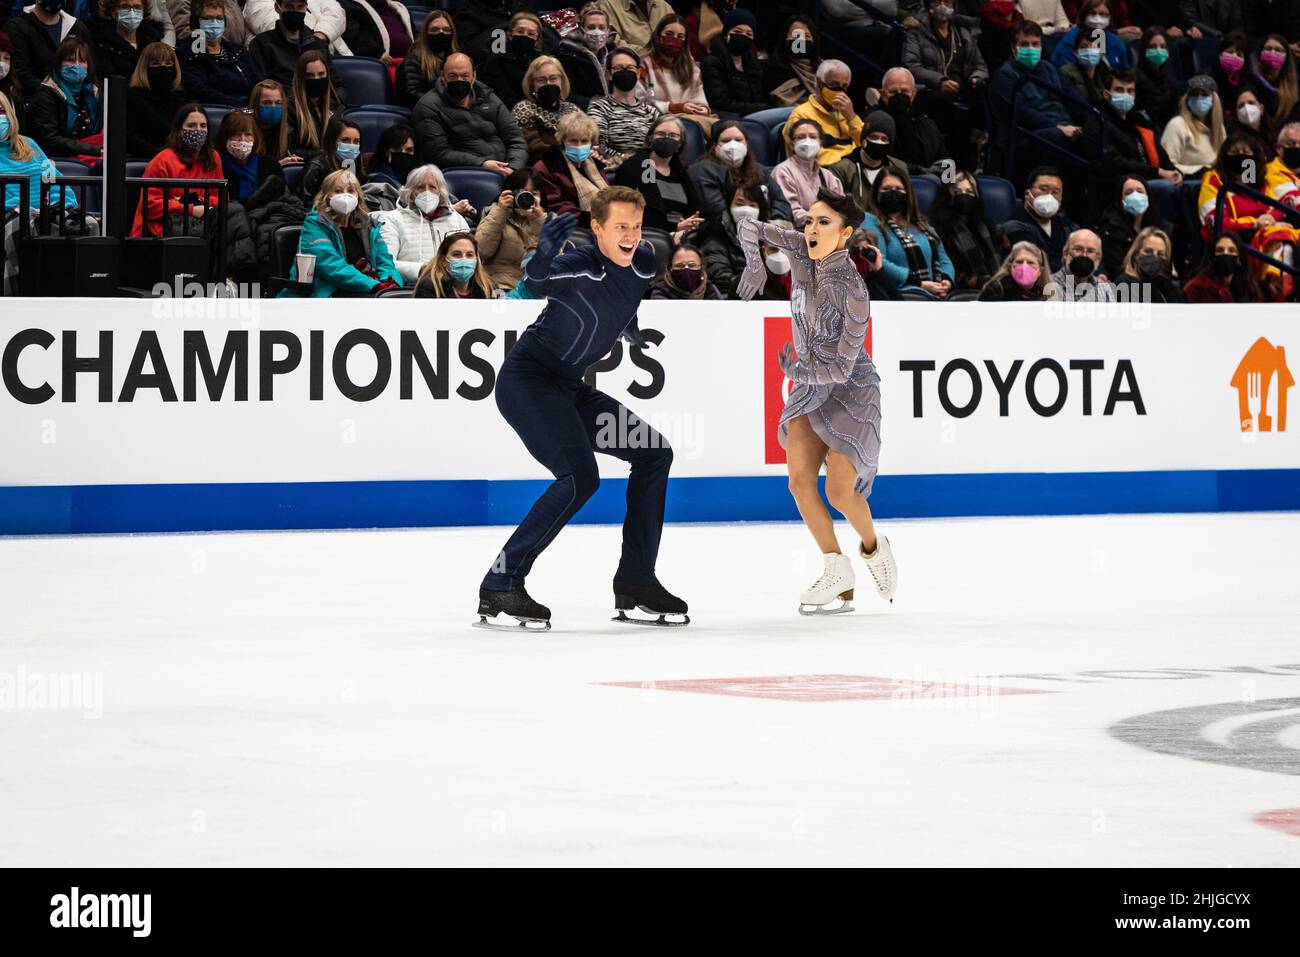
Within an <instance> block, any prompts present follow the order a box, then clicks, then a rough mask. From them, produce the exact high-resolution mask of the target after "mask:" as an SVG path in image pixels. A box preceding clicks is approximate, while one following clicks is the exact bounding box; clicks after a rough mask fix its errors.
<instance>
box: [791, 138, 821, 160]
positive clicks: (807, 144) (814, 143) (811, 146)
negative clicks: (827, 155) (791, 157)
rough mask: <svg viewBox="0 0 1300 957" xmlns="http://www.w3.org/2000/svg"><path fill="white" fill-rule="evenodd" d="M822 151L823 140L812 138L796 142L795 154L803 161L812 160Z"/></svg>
mask: <svg viewBox="0 0 1300 957" xmlns="http://www.w3.org/2000/svg"><path fill="white" fill-rule="evenodd" d="M821 151H822V143H821V140H819V139H816V138H815V137H812V136H805V137H804V138H803V139H798V140H795V141H794V153H795V155H796V156H798V157H800V158H802V159H812V158H813V157H814V156H816V155H818V154H819V153H820V152H821Z"/></svg>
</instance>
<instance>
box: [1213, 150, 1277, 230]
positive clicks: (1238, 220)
mask: <svg viewBox="0 0 1300 957" xmlns="http://www.w3.org/2000/svg"><path fill="white" fill-rule="evenodd" d="M1267 165H1268V164H1267V162H1266V161H1265V158H1264V146H1263V144H1262V143H1260V141H1259V140H1258V139H1256V138H1255V137H1254V136H1252V135H1251V134H1250V133H1244V132H1237V133H1232V134H1230V135H1229V136H1228V138H1227V139H1226V140H1224V142H1223V148H1222V149H1221V150H1219V158H1218V160H1217V161H1216V162H1215V164H1214V168H1213V169H1212V170H1210V171H1209V172H1208V173H1206V174H1205V176H1204V177H1203V178H1202V179H1201V194H1200V197H1199V198H1198V200H1197V207H1198V209H1199V211H1200V216H1201V236H1202V238H1203V239H1204V240H1205V241H1206V242H1209V241H1210V237H1211V236H1213V235H1214V209H1215V204H1216V203H1217V202H1218V199H1219V191H1220V190H1221V189H1222V188H1223V185H1224V183H1241V184H1244V185H1247V186H1252V187H1253V188H1254V189H1259V190H1262V189H1263V188H1264V176H1265V172H1266V167H1267ZM1274 213H1275V210H1274V209H1273V207H1271V206H1268V205H1267V204H1265V203H1261V202H1260V201H1259V200H1257V199H1255V198H1254V197H1252V196H1247V195H1245V194H1244V193H1234V192H1232V191H1229V192H1228V195H1227V197H1225V199H1224V204H1223V223H1222V225H1221V226H1220V227H1219V229H1220V230H1221V231H1227V232H1233V233H1240V234H1241V235H1242V238H1243V239H1244V240H1245V241H1246V242H1249V241H1250V237H1251V236H1253V235H1254V233H1255V230H1257V229H1260V228H1261V227H1265V226H1272V225H1273V224H1274V223H1276V222H1277V217H1276V216H1275V215H1274Z"/></svg>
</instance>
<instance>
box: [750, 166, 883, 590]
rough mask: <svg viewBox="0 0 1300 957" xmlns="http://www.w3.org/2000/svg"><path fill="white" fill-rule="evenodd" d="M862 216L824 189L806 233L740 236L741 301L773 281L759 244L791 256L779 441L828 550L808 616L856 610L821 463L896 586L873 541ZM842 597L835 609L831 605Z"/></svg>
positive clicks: (875, 431)
mask: <svg viewBox="0 0 1300 957" xmlns="http://www.w3.org/2000/svg"><path fill="white" fill-rule="evenodd" d="M862 216H863V213H862V209H861V207H859V206H858V204H857V203H856V202H855V201H854V200H853V199H852V198H850V197H848V196H836V195H834V194H832V193H829V192H826V191H825V190H822V191H820V192H818V194H817V199H816V201H815V202H814V203H813V205H812V206H811V208H810V209H809V210H808V220H807V222H806V224H805V225H804V229H803V233H802V234H800V233H798V232H795V231H794V230H785V229H778V228H776V227H774V226H771V225H768V224H766V223H757V222H754V221H753V220H749V221H746V222H744V223H742V224H741V226H740V229H739V231H738V232H739V237H740V242H741V246H742V247H743V248H744V250H745V261H746V268H745V273H744V275H743V276H742V278H741V281H740V284H739V287H738V289H737V291H738V293H739V294H740V297H741V298H742V299H750V298H752V297H753V296H754V294H755V293H756V292H757V291H758V290H760V289H762V288H763V287H764V285H765V284H766V282H767V274H766V270H765V268H764V265H763V257H762V256H761V255H760V254H759V243H760V241H761V242H764V243H768V244H770V245H773V246H779V247H780V248H782V249H784V250H786V252H788V253H789V256H790V262H791V264H792V266H791V271H790V275H791V282H792V285H791V288H790V316H791V320H792V331H793V334H794V348H793V349H791V347H790V346H789V345H788V344H787V345H786V346H785V347H784V348H783V349H782V350H781V356H780V362H781V371H782V372H784V373H785V375H786V378H788V379H789V380H790V381H791V383H792V384H793V387H792V388H791V390H790V398H789V399H788V400H787V401H786V404H785V411H784V412H782V414H781V423H780V425H779V426H778V433H777V434H778V437H779V439H780V441H781V445H782V446H783V447H784V448H785V450H786V457H787V463H788V466H787V467H788V469H789V472H790V492H791V494H792V495H794V500H795V504H797V505H798V507H799V514H800V515H801V516H803V520H804V524H806V525H807V526H808V530H809V531H810V532H812V535H813V538H814V539H816V541H817V546H818V547H819V548H820V549H821V550H822V560H823V566H824V567H823V571H822V575H821V577H820V578H818V579H817V581H816V582H814V583H813V585H812V586H811V587H810V588H808V589H807V590H806V591H805V592H803V594H801V595H800V596H799V603H800V604H799V611H800V613H801V614H805V615H817V614H823V615H824V614H839V613H842V612H846V611H852V610H853V606H852V605H851V604H849V601H850V600H851V599H852V598H853V583H854V575H853V563H852V562H851V561H850V560H849V558H848V557H847V556H845V555H843V554H841V552H840V546H839V542H838V541H837V540H836V538H835V526H834V523H833V521H832V519H831V516H830V513H829V512H828V511H827V509H826V505H825V503H823V502H822V497H821V495H820V494H819V493H818V491H817V475H818V473H819V472H820V471H821V467H822V463H823V462H825V463H826V497H827V498H828V499H830V503H831V505H832V506H834V508H835V509H836V510H837V511H838V512H840V513H841V514H842V515H843V516H844V517H845V518H847V519H848V520H849V523H850V524H851V525H852V526H853V529H854V531H856V532H857V533H858V535H859V537H860V539H861V540H860V541H859V543H858V554H859V555H861V556H862V557H863V558H864V559H865V560H866V563H867V570H868V571H869V572H871V577H872V579H873V580H874V581H875V583H876V590H877V591H879V592H880V595H881V597H882V598H888V599H889V600H890V601H891V602H892V601H893V600H894V590H895V587H896V584H897V577H898V575H897V570H896V569H895V567H894V556H893V552H892V551H891V550H890V547H889V539H888V538H886V537H885V536H883V535H880V536H877V535H876V530H875V526H874V524H873V523H872V521H871V508H870V507H869V506H868V505H867V497H868V496H869V495H870V494H871V484H872V482H873V481H874V480H875V477H876V467H877V465H878V463H879V460H880V376H879V375H877V374H876V367H875V366H874V365H873V364H872V362H871V356H869V355H868V354H867V352H866V350H865V349H864V348H863V345H864V343H865V342H866V338H867V323H868V322H869V320H870V318H871V301H870V299H869V298H868V297H867V290H866V287H865V286H864V285H863V283H862V277H861V276H860V275H858V270H857V268H856V267H855V266H854V265H853V262H852V261H851V260H850V259H849V253H848V249H847V243H848V239H849V237H850V236H851V235H852V234H853V230H854V228H855V227H856V226H857V225H858V224H859V223H861V222H862ZM836 599H839V604H838V605H834V606H832V602H834V601H835V600H836ZM828 606H831V607H828Z"/></svg>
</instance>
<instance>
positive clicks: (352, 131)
mask: <svg viewBox="0 0 1300 957" xmlns="http://www.w3.org/2000/svg"><path fill="white" fill-rule="evenodd" d="M340 169H350V170H352V172H353V174H354V175H357V178H358V179H360V175H359V174H360V172H361V128H360V127H359V126H357V125H356V124H355V123H353V122H352V121H351V120H348V119H334V120H331V121H330V125H329V126H328V127H327V128H326V130H325V139H324V140H323V141H322V142H321V150H320V152H319V153H317V154H316V155H315V156H313V157H312V158H311V160H310V161H309V162H308V163H307V167H306V169H304V170H303V172H302V181H301V182H299V184H298V192H299V193H301V194H302V195H303V196H315V195H316V194H317V193H318V192H319V191H320V187H321V183H323V182H324V181H325V177H326V176H328V175H329V174H330V173H333V172H335V171H336V170H340Z"/></svg>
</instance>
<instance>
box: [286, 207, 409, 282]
mask: <svg viewBox="0 0 1300 957" xmlns="http://www.w3.org/2000/svg"><path fill="white" fill-rule="evenodd" d="M361 239H362V242H363V243H364V244H365V245H366V246H367V249H366V258H367V259H369V260H370V265H371V266H373V267H374V270H375V272H377V273H378V274H379V275H380V277H381V278H383V279H391V280H393V282H395V283H397V284H398V285H399V286H401V285H403V282H402V276H401V274H400V273H399V272H398V271H397V266H396V264H394V262H393V257H392V254H390V253H389V251H388V247H387V246H386V245H385V244H384V238H383V237H382V236H381V235H380V234H379V227H378V226H375V225H373V224H371V226H370V230H369V232H368V233H362V236H361ZM298 252H299V253H304V254H310V255H313V256H315V257H316V275H315V277H314V279H313V281H312V290H311V297H312V298H313V299H328V298H329V297H330V296H332V295H334V294H335V293H336V292H338V291H340V290H343V291H346V292H360V293H366V292H370V290H372V289H374V288H375V287H376V286H378V285H379V281H378V280H375V279H371V278H370V277H369V276H367V275H365V274H364V273H362V272H359V271H358V270H357V269H355V268H353V266H352V264H351V263H349V262H348V261H347V257H346V255H345V253H344V249H343V233H342V232H340V231H339V228H338V227H337V226H335V225H334V224H333V223H332V222H330V221H329V220H328V219H325V218H323V217H322V216H321V214H320V211H319V210H315V209H313V210H312V211H311V212H310V213H308V214H307V218H306V219H305V220H304V221H303V224H302V235H301V236H300V237H299V239H298ZM289 278H290V279H297V278H298V266H297V263H295V264H294V267H293V268H292V269H291V270H290V271H289ZM279 298H281V299H285V298H289V299H296V298H299V297H298V294H297V293H296V292H292V291H291V290H288V289H285V290H284V291H283V292H281V293H280V296H279Z"/></svg>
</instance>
